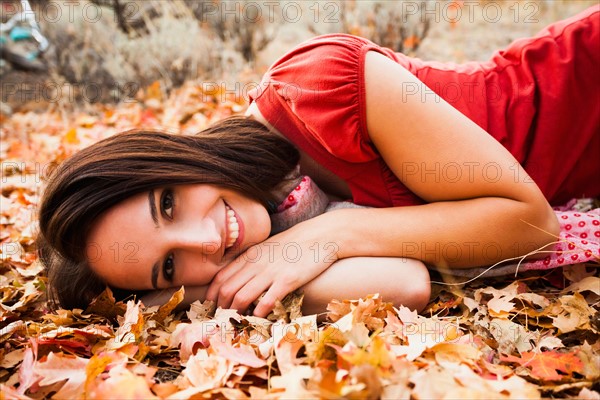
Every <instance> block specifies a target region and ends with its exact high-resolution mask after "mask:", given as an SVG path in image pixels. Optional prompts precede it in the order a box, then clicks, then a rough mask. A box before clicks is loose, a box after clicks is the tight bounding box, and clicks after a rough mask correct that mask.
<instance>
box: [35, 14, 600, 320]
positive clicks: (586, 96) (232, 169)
mask: <svg viewBox="0 0 600 400" xmlns="http://www.w3.org/2000/svg"><path fill="white" fill-rule="evenodd" d="M599 25H600V7H593V8H591V9H588V10H587V11H585V12H583V13H581V14H579V15H578V16H576V17H573V18H570V19H567V20H564V21H561V22H558V23H556V24H553V25H551V26H550V27H548V28H546V29H545V30H544V31H542V32H540V34H538V35H537V36H536V37H534V38H529V39H522V40H517V41H515V42H514V43H512V44H511V45H510V46H509V47H508V48H507V49H506V50H504V51H501V52H498V53H496V54H495V55H494V56H493V57H492V59H491V60H490V61H488V62H485V63H467V64H463V65H454V64H441V63H435V62H423V61H420V60H417V59H410V58H408V57H405V56H403V55H402V54H398V53H393V52H392V51H390V50H388V49H384V48H381V47H379V46H377V45H375V44H373V43H371V42H369V41H367V40H365V39H361V38H358V37H354V36H350V35H341V34H335V35H325V36H320V37H317V38H314V39H311V40H309V41H307V42H305V43H303V44H301V45H299V46H298V47H296V48H295V49H294V50H292V51H291V52H289V53H288V54H286V55H285V56H284V57H282V58H281V59H280V60H278V61H277V62H276V63H275V64H274V65H273V66H272V67H271V68H270V70H269V71H268V72H267V74H266V75H265V77H264V78H263V81H262V82H261V85H260V86H259V87H257V88H256V89H255V90H253V91H252V92H251V94H250V100H251V105H250V107H249V109H248V115H247V117H236V118H232V119H228V120H225V121H222V122H221V123H219V124H217V125H216V126H213V127H212V128H209V129H208V130H206V131H204V132H201V133H200V134H199V135H197V136H195V137H189V136H188V137H186V136H176V135H167V134H163V133H160V132H142V131H138V132H130V133H126V134H121V135H116V136H114V137H111V138H108V139H106V140H104V141H101V142H99V143H97V144H95V145H93V146H91V147H89V148H87V149H84V150H83V151H81V152H79V153H78V154H76V155H74V156H73V157H72V158H71V159H70V160H68V161H66V162H65V163H64V164H63V165H62V166H61V168H60V169H59V171H58V173H57V174H56V176H54V177H53V179H52V180H51V181H50V183H49V185H48V188H47V189H46V191H45V193H44V197H43V200H42V204H41V208H40V229H41V234H40V255H41V258H42V261H43V262H44V263H46V265H47V266H48V271H49V272H48V273H49V284H50V286H51V287H52V288H53V289H54V291H55V294H56V295H57V297H58V299H59V300H60V302H61V303H62V304H63V305H65V306H68V307H69V306H71V307H72V306H75V305H78V306H81V303H83V304H85V303H86V302H87V301H89V300H90V299H91V297H93V295H94V294H97V293H98V292H99V291H100V290H101V289H102V288H103V287H104V285H106V284H108V285H110V286H113V287H116V288H122V289H127V290H151V289H165V288H173V287H179V286H181V285H186V287H188V288H190V287H193V288H194V289H193V290H191V291H190V292H191V296H192V297H199V298H204V297H206V298H209V299H213V300H216V301H217V304H218V305H220V306H222V307H232V308H237V309H239V310H241V311H243V310H245V309H247V308H248V306H249V305H250V304H251V303H252V302H254V301H256V300H257V299H258V298H259V296H260V295H261V294H263V293H264V296H262V298H260V300H259V301H258V303H257V306H256V308H255V309H254V313H255V314H256V315H261V316H264V315H266V314H267V313H268V312H269V311H270V310H271V309H272V307H273V305H274V303H275V301H276V299H281V298H283V297H284V296H285V295H286V294H287V293H289V292H291V291H293V290H296V289H298V288H301V289H302V290H303V291H304V293H305V302H306V304H305V312H314V311H316V310H318V309H319V308H321V309H322V307H323V306H324V304H326V302H327V301H329V300H330V299H332V298H335V297H343V298H349V297H356V296H361V295H364V294H367V293H372V292H379V293H381V294H382V295H383V297H384V298H385V299H389V300H392V301H394V302H396V303H402V304H405V305H407V306H409V307H412V308H415V309H421V308H422V307H424V306H425V304H426V303H427V300H428V297H429V275H428V273H427V269H426V267H425V266H426V265H427V266H429V267H437V268H443V269H456V268H471V267H477V266H484V265H491V264H494V263H496V262H499V261H501V260H505V259H508V258H512V257H517V256H523V255H525V254H527V253H528V252H530V251H531V250H534V249H536V248H542V247H544V246H546V245H548V244H550V243H551V242H553V241H555V240H556V238H557V237H558V235H559V230H560V229H559V221H557V217H556V214H555V212H554V211H553V210H552V208H551V206H550V204H552V205H558V204H562V203H564V202H566V201H568V200H569V199H571V198H573V197H583V196H586V197H590V196H600V181H599V180H598V179H597V173H598V171H599V170H600V155H599V154H598V152H599V149H600V137H599V135H598V133H597V132H598V128H599V126H600V107H599V105H600V99H599V96H600V80H599V79H600V78H599V75H598V74H597V70H598V67H599V66H600V54H599V53H600V52H598V46H599V44H600V28H599ZM297 165H299V168H300V175H299V176H297V177H295V178H297V179H292V178H290V176H292V175H293V172H294V169H295V168H296V166H297ZM303 175H307V176H309V177H310V178H305V180H304V181H302V179H301V178H302V176H303ZM287 178H290V179H287ZM312 180H314V182H316V184H317V185H318V186H319V187H320V188H321V189H322V190H323V191H324V192H325V193H326V194H327V196H328V198H329V199H330V200H351V201H352V202H353V203H355V204H358V205H362V206H367V207H364V208H343V209H338V210H334V211H331V212H326V213H322V214H319V215H314V216H313V217H312V218H308V219H305V220H303V221H302V222H299V223H297V224H295V225H293V226H291V227H289V229H286V230H283V231H281V232H279V233H276V234H274V235H272V236H270V237H269V235H270V233H271V228H272V224H271V220H272V219H273V218H274V217H276V216H278V215H280V214H281V213H284V212H286V211H285V203H286V201H287V202H288V203H289V204H288V206H289V205H292V206H294V201H295V198H294V190H296V189H298V191H302V190H304V189H303V185H304V186H306V185H307V184H308V185H311V184H312V183H311V182H312ZM302 182H304V183H302ZM307 182H308V183H307ZM290 184H291V187H290ZM288 190H291V193H289V192H288ZM286 193H289V195H288V196H287V197H286ZM281 194H283V196H281ZM311 216H312V215H311ZM599 233H600V232H599ZM590 239H593V238H590ZM596 240H597V239H596ZM595 256H596V257H597V255H595ZM579 261H582V260H581V259H579Z"/></svg>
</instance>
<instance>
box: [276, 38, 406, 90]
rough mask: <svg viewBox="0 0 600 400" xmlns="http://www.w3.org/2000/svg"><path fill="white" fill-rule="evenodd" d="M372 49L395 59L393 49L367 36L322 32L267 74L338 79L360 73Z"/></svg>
mask: <svg viewBox="0 0 600 400" xmlns="http://www.w3.org/2000/svg"><path fill="white" fill-rule="evenodd" d="M371 50H373V51H376V52H379V53H382V54H384V55H386V56H388V57H389V58H392V59H394V60H395V57H396V55H395V53H394V52H393V51H391V50H390V49H386V48H383V47H381V46H378V45H377V44H375V43H373V42H371V41H369V40H367V39H365V38H361V37H358V36H354V35H348V34H342V33H335V34H328V35H320V36H316V37H314V38H311V39H309V40H306V41H304V42H302V43H300V44H298V45H297V46H296V47H294V48H292V49H291V50H290V51H288V52H287V53H286V54H284V55H283V56H282V57H281V58H279V59H278V60H277V61H275V63H273V65H271V67H270V68H269V69H268V71H267V73H266V76H267V77H268V78H269V79H273V80H280V79H290V78H297V79H299V80H300V79H302V78H304V80H313V81H322V80H323V79H321V78H327V79H330V78H335V76H339V75H342V74H343V73H359V72H361V69H362V65H363V62H364V58H365V54H366V53H367V52H368V51H371ZM328 73H331V74H333V76H330V75H328Z"/></svg>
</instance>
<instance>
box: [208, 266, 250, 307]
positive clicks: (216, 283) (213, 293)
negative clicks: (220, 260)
mask: <svg viewBox="0 0 600 400" xmlns="http://www.w3.org/2000/svg"><path fill="white" fill-rule="evenodd" d="M244 264H245V263H244V260H242V259H241V258H236V259H235V260H233V261H232V262H231V263H229V264H227V265H226V266H225V267H223V268H222V269H221V270H220V271H219V272H217V274H216V275H215V276H214V277H213V279H212V281H211V282H210V285H209V287H208V291H207V292H206V299H207V300H212V301H217V299H218V296H219V289H220V288H221V286H222V285H223V284H224V283H225V282H227V281H228V280H229V279H230V278H231V277H232V276H233V275H235V274H236V273H237V272H238V271H239V270H241V269H242V268H243V267H244Z"/></svg>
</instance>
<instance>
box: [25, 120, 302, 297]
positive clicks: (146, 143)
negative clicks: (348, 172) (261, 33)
mask: <svg viewBox="0 0 600 400" xmlns="http://www.w3.org/2000/svg"><path fill="white" fill-rule="evenodd" d="M298 160H299V154H298V151H297V150H296V148H295V147H294V146H293V145H292V144H290V143H288V142H287V141H286V140H285V139H283V138H280V137H279V136H277V135H275V134H273V133H272V132H270V131H269V130H268V129H267V128H266V127H265V126H264V125H263V124H261V123H260V122H258V121H256V120H254V119H252V118H249V117H241V116H237V117H230V118H227V119H225V120H222V121H220V122H218V123H217V124H215V125H213V126H212V127H210V128H208V129H206V130H204V131H202V132H200V133H199V134H197V135H195V136H186V135H174V134H168V133H165V132H160V131H149V130H132V131H127V132H124V133H121V134H117V135H114V136H112V137H109V138H107V139H104V140H101V141H99V142H97V143H95V144H93V145H91V146H89V147H87V148H85V149H83V150H81V151H79V152H77V153H76V154H74V155H73V156H72V157H70V158H69V159H67V160H66V161H65V162H64V163H62V164H61V165H60V166H59V167H58V168H57V170H56V171H55V173H54V174H53V175H52V176H51V177H50V180H49V182H48V185H47V187H46V189H45V191H44V194H43V196H42V200H41V205H40V208H39V222H40V233H39V235H38V239H37V246H38V252H39V256H40V260H41V262H42V263H43V264H44V265H45V266H46V270H47V274H48V286H49V297H50V298H51V299H53V300H55V301H58V303H59V304H60V305H61V306H62V307H65V308H74V307H77V308H85V307H86V306H87V305H88V304H89V302H90V301H91V300H92V299H93V298H94V297H95V296H96V295H97V294H99V293H100V292H101V291H102V290H103V289H104V288H105V284H104V283H103V282H102V280H101V279H100V278H98V277H97V276H96V275H95V274H94V273H93V272H92V270H91V268H90V267H89V265H88V263H87V261H86V258H85V246H86V240H87V236H88V231H89V229H90V227H91V226H92V224H93V223H94V221H95V220H96V218H98V217H99V216H100V214H102V213H103V212H104V211H106V210H108V209H109V208H111V207H112V206H114V205H116V204H117V203H119V202H121V201H123V200H125V199H126V198H128V197H130V196H133V195H135V194H137V193H141V192H145V191H148V190H150V189H152V188H156V187H160V186H167V185H179V184H193V183H205V184H213V185H219V186H220V187H223V188H225V189H232V190H236V191H238V192H240V193H243V194H245V195H246V196H248V197H250V198H252V199H255V200H257V201H259V202H260V203H262V204H263V205H264V206H265V207H268V206H269V203H270V202H273V201H274V199H273V195H272V191H273V189H274V188H275V187H276V186H277V185H278V184H280V183H281V182H282V181H283V180H284V178H285V176H286V175H287V174H288V173H289V172H290V171H291V170H292V169H293V168H294V167H295V166H296V164H297V163H298Z"/></svg>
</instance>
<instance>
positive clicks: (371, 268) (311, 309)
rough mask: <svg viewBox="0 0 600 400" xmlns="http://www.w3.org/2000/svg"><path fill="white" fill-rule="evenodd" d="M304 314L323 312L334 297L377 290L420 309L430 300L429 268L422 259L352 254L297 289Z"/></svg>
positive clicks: (397, 302)
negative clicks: (302, 297)
mask: <svg viewBox="0 0 600 400" xmlns="http://www.w3.org/2000/svg"><path fill="white" fill-rule="evenodd" d="M299 290H300V291H302V292H303V293H304V302H303V304H302V311H303V313H304V315H310V314H319V315H320V316H323V315H324V314H323V313H324V312H325V311H326V309H327V304H329V302H331V300H333V299H337V300H355V299H359V298H361V297H365V296H366V295H369V294H375V293H379V294H380V295H381V297H382V299H383V301H386V302H391V303H393V304H394V305H395V306H397V307H398V306H400V305H403V306H406V307H408V308H411V309H414V310H417V311H421V310H422V309H423V308H424V307H425V306H426V305H427V303H428V302H429V294H430V291H431V286H430V281H429V272H428V271H427V268H425V265H423V263H422V262H420V261H417V260H412V259H401V258H391V257H389V258H387V257H352V258H345V259H342V260H339V261H337V262H335V263H333V264H332V265H331V266H330V267H329V268H328V269H327V270H326V271H324V272H323V273H322V274H321V275H319V276H317V277H316V278H315V279H313V280H312V281H310V282H308V283H307V284H306V285H304V286H302V287H301V288H300V289H299Z"/></svg>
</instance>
